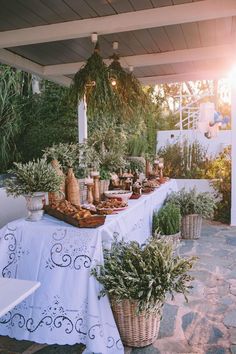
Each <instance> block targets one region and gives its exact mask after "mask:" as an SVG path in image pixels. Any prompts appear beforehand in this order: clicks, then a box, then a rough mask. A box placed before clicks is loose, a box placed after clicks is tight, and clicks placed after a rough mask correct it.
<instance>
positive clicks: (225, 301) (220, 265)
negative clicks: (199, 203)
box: [0, 223, 236, 354]
mask: <svg viewBox="0 0 236 354" xmlns="http://www.w3.org/2000/svg"><path fill="white" fill-rule="evenodd" d="M178 252H179V253H180V254H181V255H183V256H190V255H196V256H198V257H199V259H198V261H197V263H196V265H195V267H194V270H193V271H192V275H193V276H195V280H194V281H193V289H192V290H191V292H190V295H189V297H188V298H189V302H188V303H186V302H185V301H184V298H183V296H180V295H177V296H176V298H175V300H174V301H168V302H167V303H166V305H165V306H164V309H163V319H162V322H161V325H160V331H159V336H158V339H157V340H156V342H155V343H154V344H153V345H152V346H149V347H145V348H139V349H132V348H126V349H125V353H126V354H175V353H176V354H177V353H181V354H182V353H188V354H192V353H197V354H230V353H231V354H236V227H234V228H232V227H229V226H227V225H222V224H217V223H205V224H204V225H203V229H202V235H201V238H200V239H199V240H194V241H191V240H185V241H181V245H180V247H179V251H178ZM82 351H83V347H82V346H81V345H75V346H57V345H51V346H45V347H44V346H38V345H36V344H34V343H32V342H27V341H16V340H13V339H10V338H8V337H0V354H18V353H21V354H32V353H37V354H80V353H82Z"/></svg>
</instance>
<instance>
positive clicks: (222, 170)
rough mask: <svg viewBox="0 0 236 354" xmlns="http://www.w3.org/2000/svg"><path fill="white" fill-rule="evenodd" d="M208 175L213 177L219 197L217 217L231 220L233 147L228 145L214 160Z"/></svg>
mask: <svg viewBox="0 0 236 354" xmlns="http://www.w3.org/2000/svg"><path fill="white" fill-rule="evenodd" d="M206 175H207V177H208V178H210V179H212V182H211V184H212V186H213V187H214V189H215V197H216V198H217V203H216V210H215V219H217V220H220V221H222V222H227V223H229V222H230V212H231V148H230V147H227V148H225V149H224V151H223V152H221V153H220V154H219V156H218V157H217V158H216V159H214V160H212V161H211V163H210V165H209V168H208V171H207V174H206Z"/></svg>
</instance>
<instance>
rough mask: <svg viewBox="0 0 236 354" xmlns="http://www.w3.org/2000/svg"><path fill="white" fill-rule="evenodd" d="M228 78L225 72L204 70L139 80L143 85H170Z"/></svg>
mask: <svg viewBox="0 0 236 354" xmlns="http://www.w3.org/2000/svg"><path fill="white" fill-rule="evenodd" d="M227 76H228V72H227V71H225V70H203V71H196V72H188V73H185V72H183V73H178V74H171V75H159V76H149V77H139V78H138V79H139V80H140V82H141V83H142V84H143V85H156V84H165V83H167V84H169V83H175V82H186V81H197V80H213V79H222V78H226V77H227Z"/></svg>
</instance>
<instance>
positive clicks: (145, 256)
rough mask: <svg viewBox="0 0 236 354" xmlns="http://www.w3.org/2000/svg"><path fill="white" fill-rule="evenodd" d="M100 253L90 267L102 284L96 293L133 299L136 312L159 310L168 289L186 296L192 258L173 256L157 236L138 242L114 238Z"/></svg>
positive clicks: (169, 291) (169, 247)
mask: <svg viewBox="0 0 236 354" xmlns="http://www.w3.org/2000/svg"><path fill="white" fill-rule="evenodd" d="M104 257H105V259H104V265H101V266H98V267H96V268H94V269H93V270H92V274H93V275H94V276H95V278H96V279H97V280H98V281H99V282H100V283H101V284H102V285H103V290H102V291H101V293H100V296H103V295H105V294H108V295H109V296H110V297H111V298H113V299H114V300H115V301H117V302H119V301H122V300H124V299H129V300H132V301H135V302H137V305H138V310H139V311H140V312H141V311H147V312H155V311H160V308H161V306H162V305H163V303H164V302H165V299H166V296H167V294H168V293H170V294H171V295H172V297H173V295H174V293H182V294H183V295H184V296H185V298H186V295H187V293H188V289H189V288H191V286H190V284H189V283H190V281H191V280H192V279H193V278H192V277H191V276H190V275H189V274H188V271H189V270H190V269H191V268H192V266H193V261H194V258H188V259H184V258H180V257H178V256H174V255H173V250H172V247H171V245H170V244H167V243H165V242H162V241H160V240H156V239H154V238H150V239H149V240H148V241H147V243H146V244H145V245H142V246H141V245H139V243H138V242H135V241H132V242H130V243H125V242H124V241H121V242H118V241H116V242H114V243H113V244H112V247H111V250H109V251H108V250H106V251H105V255H104ZM186 299H187V298H186Z"/></svg>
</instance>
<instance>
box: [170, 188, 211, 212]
mask: <svg viewBox="0 0 236 354" xmlns="http://www.w3.org/2000/svg"><path fill="white" fill-rule="evenodd" d="M165 203H173V204H175V205H177V206H178V207H179V208H180V213H181V216H185V215H191V214H199V215H201V216H202V217H205V218H211V217H213V214H214V209H215V199H214V197H213V196H212V195H211V194H210V193H206V192H204V193H197V191H196V189H195V188H193V189H190V190H189V191H186V190H185V188H182V189H181V190H180V191H178V192H172V193H171V194H170V195H169V196H168V197H167V198H166V201H165Z"/></svg>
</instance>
